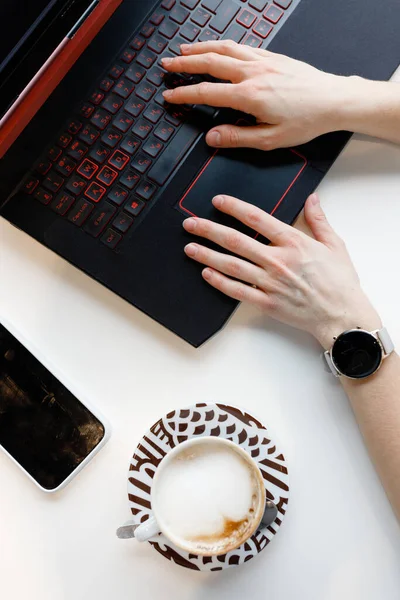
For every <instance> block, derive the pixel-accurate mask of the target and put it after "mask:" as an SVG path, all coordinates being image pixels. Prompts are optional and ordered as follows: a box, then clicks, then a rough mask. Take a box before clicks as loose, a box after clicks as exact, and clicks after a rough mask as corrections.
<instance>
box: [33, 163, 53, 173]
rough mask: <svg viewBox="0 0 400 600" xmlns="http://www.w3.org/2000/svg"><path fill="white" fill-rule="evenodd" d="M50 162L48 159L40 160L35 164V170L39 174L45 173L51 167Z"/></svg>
mask: <svg viewBox="0 0 400 600" xmlns="http://www.w3.org/2000/svg"><path fill="white" fill-rule="evenodd" d="M51 166H52V164H51V162H50V161H49V160H41V161H39V162H38V163H37V165H36V171H37V172H38V173H40V175H46V173H48V172H49V171H50V169H51Z"/></svg>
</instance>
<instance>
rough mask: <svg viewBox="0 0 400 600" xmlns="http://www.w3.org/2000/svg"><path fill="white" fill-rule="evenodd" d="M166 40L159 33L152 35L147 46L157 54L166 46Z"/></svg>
mask: <svg viewBox="0 0 400 600" xmlns="http://www.w3.org/2000/svg"><path fill="white" fill-rule="evenodd" d="M167 44H168V42H167V40H165V39H164V38H162V37H161V36H160V35H154V36H153V37H152V38H151V40H150V41H149V44H148V47H149V48H150V50H153V52H157V54H161V52H162V51H163V50H164V49H165V48H166V46H167Z"/></svg>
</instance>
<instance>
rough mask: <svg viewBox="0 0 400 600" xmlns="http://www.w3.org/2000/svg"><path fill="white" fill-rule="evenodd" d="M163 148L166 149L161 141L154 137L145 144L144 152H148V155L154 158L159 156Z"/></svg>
mask: <svg viewBox="0 0 400 600" xmlns="http://www.w3.org/2000/svg"><path fill="white" fill-rule="evenodd" d="M163 148H164V144H162V143H161V142H160V140H158V139H157V138H155V137H153V136H151V137H150V138H149V139H148V140H147V141H146V142H145V143H144V144H143V151H144V152H146V154H149V155H150V156H151V157H153V158H155V157H156V156H158V155H159V154H160V152H161V150H162V149H163Z"/></svg>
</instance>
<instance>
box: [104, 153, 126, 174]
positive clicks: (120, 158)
mask: <svg viewBox="0 0 400 600" xmlns="http://www.w3.org/2000/svg"><path fill="white" fill-rule="evenodd" d="M129 161H130V158H129V156H128V155H127V154H124V153H123V152H121V150H115V152H114V154H113V155H112V156H111V157H110V158H109V159H108V162H109V163H110V165H111V166H113V167H115V168H116V169H118V171H122V169H124V168H125V166H126V165H127V164H128V162H129Z"/></svg>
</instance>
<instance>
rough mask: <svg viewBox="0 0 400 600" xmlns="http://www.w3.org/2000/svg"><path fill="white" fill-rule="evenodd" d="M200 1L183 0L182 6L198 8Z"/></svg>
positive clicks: (191, 8)
mask: <svg viewBox="0 0 400 600" xmlns="http://www.w3.org/2000/svg"><path fill="white" fill-rule="evenodd" d="M199 2H200V0H181V4H182V6H186V8H190V10H193V8H196V6H197V5H198V3H199Z"/></svg>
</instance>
